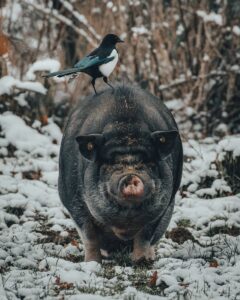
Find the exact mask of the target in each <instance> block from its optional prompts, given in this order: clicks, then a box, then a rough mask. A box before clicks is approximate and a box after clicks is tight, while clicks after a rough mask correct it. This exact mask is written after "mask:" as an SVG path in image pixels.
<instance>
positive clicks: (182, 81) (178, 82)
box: [159, 71, 228, 91]
mask: <svg viewBox="0 0 240 300" xmlns="http://www.w3.org/2000/svg"><path fill="white" fill-rule="evenodd" d="M227 75H228V73H227V72H223V71H216V72H211V73H209V74H207V75H204V76H192V77H188V78H184V79H182V78H178V79H175V80H174V81H173V82H172V83H170V84H168V85H166V84H163V85H160V86H159V90H160V91H164V90H169V89H172V88H175V87H176V86H178V85H182V84H185V83H188V82H192V81H197V80H198V79H205V78H210V77H218V76H221V77H223V76H227Z"/></svg>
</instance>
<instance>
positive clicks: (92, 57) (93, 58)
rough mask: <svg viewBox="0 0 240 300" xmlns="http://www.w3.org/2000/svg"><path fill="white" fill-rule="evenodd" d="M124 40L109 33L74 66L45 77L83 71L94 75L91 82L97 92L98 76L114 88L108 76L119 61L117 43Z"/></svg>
mask: <svg viewBox="0 0 240 300" xmlns="http://www.w3.org/2000/svg"><path fill="white" fill-rule="evenodd" d="M122 42H123V41H122V40H121V39H120V38H119V37H118V36H117V35H115V34H107V35H106V36H105V37H104V38H103V40H102V42H101V44H100V46H99V47H98V48H96V49H95V50H93V51H92V52H91V53H90V54H88V55H87V56H85V57H84V58H83V59H81V60H80V61H78V62H77V63H76V64H75V65H74V67H73V68H71V69H66V70H63V71H58V72H53V73H49V74H47V75H44V77H47V78H49V77H53V76H57V77H63V76H66V75H72V74H77V73H79V72H82V73H86V74H88V75H90V76H91V77H92V81H91V83H92V86H93V88H94V91H95V93H96V94H97V92H96V88H95V80H96V79H97V78H100V77H103V81H104V82H105V83H106V84H107V85H109V86H110V87H111V88H113V87H112V86H111V84H109V83H108V77H109V75H110V74H111V73H112V71H113V70H114V68H115V67H116V64H117V62H118V52H117V49H116V44H117V43H122Z"/></svg>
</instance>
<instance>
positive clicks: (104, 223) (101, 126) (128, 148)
mask: <svg viewBox="0 0 240 300" xmlns="http://www.w3.org/2000/svg"><path fill="white" fill-rule="evenodd" d="M159 131H160V133H159ZM162 131H163V135H164V137H162V136H163V135H162V134H161V132H162ZM156 132H157V133H156ZM165 132H167V133H166V134H165ZM79 136H80V137H79ZM77 137H79V138H78V139H77V140H78V142H77V141H76V138H77ZM173 139H174V141H172V140H173ZM159 141H160V142H159ZM169 147H170V148H171V149H170V148H169ZM159 149H160V150H159ZM181 174H182V145H181V140H180V137H179V135H178V133H177V126H176V123H175V121H174V119H173V117H172V115H171V113H170V112H169V111H168V109H167V108H166V107H165V106H164V104H163V103H162V102H161V101H160V100H159V99H157V98H155V97H153V96H152V95H150V94H148V93H146V92H145V91H142V90H140V89H135V88H131V87H116V88H115V91H114V93H112V91H111V90H107V91H105V92H104V93H102V94H101V95H98V96H93V97H89V98H86V99H85V100H84V101H82V102H81V103H79V105H78V106H77V107H76V108H75V109H74V111H73V112H72V114H71V115H70V117H69V120H68V123H67V126H66V129H65V133H64V136H63V140H62V145H61V152H60V174H59V193H60V197H61V200H62V202H63V204H64V206H65V207H66V208H67V209H68V211H69V213H70V214H71V216H72V218H73V220H74V221H75V223H76V224H77V227H78V229H79V233H80V235H81V237H82V240H83V243H84V246H85V252H86V253H85V260H86V261H89V260H96V261H100V260H101V255H100V249H104V250H107V251H113V250H121V247H124V246H125V245H129V244H130V245H132V246H133V260H135V261H137V260H140V259H142V258H145V259H153V254H154V251H153V248H152V246H153V245H154V244H155V243H156V242H157V241H158V240H159V239H160V237H161V236H162V235H163V233H164V232H165V230H166V228H167V226H168V224H169V221H170V219H171V216H172V211H173V207H174V196H175V193H176V191H177V190H178V188H179V184H180V180H181Z"/></svg>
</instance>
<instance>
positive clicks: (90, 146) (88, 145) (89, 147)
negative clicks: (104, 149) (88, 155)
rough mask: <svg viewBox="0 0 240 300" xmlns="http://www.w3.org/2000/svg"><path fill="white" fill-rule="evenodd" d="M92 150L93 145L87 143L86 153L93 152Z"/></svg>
mask: <svg viewBox="0 0 240 300" xmlns="http://www.w3.org/2000/svg"><path fill="white" fill-rule="evenodd" d="M93 149H94V145H93V143H91V142H89V143H87V150H88V151H93Z"/></svg>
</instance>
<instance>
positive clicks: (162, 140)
mask: <svg viewBox="0 0 240 300" xmlns="http://www.w3.org/2000/svg"><path fill="white" fill-rule="evenodd" d="M159 141H160V143H162V144H164V143H166V138H165V136H163V135H161V136H160V138H159Z"/></svg>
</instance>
